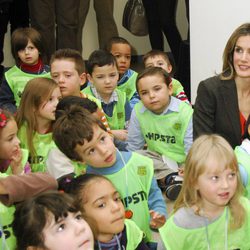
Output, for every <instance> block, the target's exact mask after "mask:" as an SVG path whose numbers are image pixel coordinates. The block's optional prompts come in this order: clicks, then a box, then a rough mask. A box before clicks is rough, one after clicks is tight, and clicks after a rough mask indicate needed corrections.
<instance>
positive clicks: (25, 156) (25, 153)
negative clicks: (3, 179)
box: [6, 148, 29, 175]
mask: <svg viewBox="0 0 250 250" xmlns="http://www.w3.org/2000/svg"><path fill="white" fill-rule="evenodd" d="M21 150H22V161H21V164H22V167H23V168H24V166H25V165H26V163H27V161H28V157H29V151H28V150H27V149H23V148H22V149H21ZM6 174H8V175H11V174H12V170H11V167H8V168H7V171H6Z"/></svg>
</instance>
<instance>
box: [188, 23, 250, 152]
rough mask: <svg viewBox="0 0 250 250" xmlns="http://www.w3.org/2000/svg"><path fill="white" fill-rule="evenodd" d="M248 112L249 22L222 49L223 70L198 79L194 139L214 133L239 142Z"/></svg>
mask: <svg viewBox="0 0 250 250" xmlns="http://www.w3.org/2000/svg"><path fill="white" fill-rule="evenodd" d="M249 114H250V23H245V24H242V25H241V26H239V27H238V28H237V29H236V30H235V31H234V32H233V34H232V35H231V37H230V38H229V40H228V42H227V44H226V47H225V49H224V53H223V67H222V73H220V74H219V75H218V76H214V77H211V78H208V79H206V80H204V81H202V82H200V84H199V87H198V90H197V97H196V101H195V105H194V115H193V126H194V130H193V131H194V139H195V138H197V137H198V136H199V135H202V134H211V133H217V134H220V135H221V136H223V137H224V138H225V139H226V140H227V141H228V142H229V143H230V144H231V146H232V147H233V148H235V146H237V145H240V144H241V139H242V135H243V133H244V129H245V123H246V120H247V118H248V116H249Z"/></svg>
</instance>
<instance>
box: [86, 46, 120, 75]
mask: <svg viewBox="0 0 250 250" xmlns="http://www.w3.org/2000/svg"><path fill="white" fill-rule="evenodd" d="M105 65H112V66H115V67H116V68H118V66H117V62H116V59H115V57H114V56H113V55H112V54H111V53H110V52H108V51H106V50H101V49H99V50H95V51H93V52H92V53H91V54H90V56H89V59H88V62H87V71H88V73H89V74H90V75H92V73H93V70H94V67H95V66H98V67H103V66H105Z"/></svg>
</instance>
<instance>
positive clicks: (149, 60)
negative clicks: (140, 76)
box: [143, 50, 189, 104]
mask: <svg viewBox="0 0 250 250" xmlns="http://www.w3.org/2000/svg"><path fill="white" fill-rule="evenodd" d="M143 63H144V67H145V68H148V67H161V68H163V69H165V70H166V71H167V72H168V74H170V75H171V74H172V70H173V67H172V64H171V63H170V60H169V58H168V55H167V54H166V53H165V52H163V51H160V50H151V51H149V52H148V53H146V54H145V55H144V56H143ZM172 85H173V93H172V95H173V96H174V97H176V98H178V99H180V100H182V101H185V102H187V103H188V104H189V101H188V98H187V96H186V94H185V92H184V89H183V86H182V85H181V83H180V82H179V81H178V80H176V79H174V78H172Z"/></svg>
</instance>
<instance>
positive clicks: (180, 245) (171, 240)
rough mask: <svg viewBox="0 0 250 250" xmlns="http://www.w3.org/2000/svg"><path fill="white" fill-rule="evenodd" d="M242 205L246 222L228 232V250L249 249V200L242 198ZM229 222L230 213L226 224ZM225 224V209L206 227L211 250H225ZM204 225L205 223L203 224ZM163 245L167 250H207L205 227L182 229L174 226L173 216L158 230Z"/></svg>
mask: <svg viewBox="0 0 250 250" xmlns="http://www.w3.org/2000/svg"><path fill="white" fill-rule="evenodd" d="M242 204H243V206H244V208H245V209H246V220H245V222H244V224H243V226H242V227H241V228H239V229H237V230H234V231H228V236H227V244H228V249H230V250H232V249H240V250H249V249H250V241H249V235H250V204H249V200H248V199H246V198H244V197H242ZM229 221H230V212H229V216H228V222H229ZM225 222H226V208H225V209H224V213H223V214H222V215H221V216H220V218H218V219H217V220H216V221H214V222H212V223H211V224H209V225H208V226H207V229H208V238H209V243H210V249H211V250H217V249H218V250H224V249H225ZM204 223H205V222H204ZM159 232H160V235H161V238H162V240H163V243H164V245H165V247H166V249H168V250H176V249H178V250H193V249H199V250H207V249H208V242H207V236H206V227H205V226H204V227H200V228H195V229H184V228H181V227H178V226H176V224H175V222H174V215H172V216H171V217H170V218H169V219H168V220H167V222H166V223H165V225H164V226H163V227H161V228H160V229H159Z"/></svg>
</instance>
